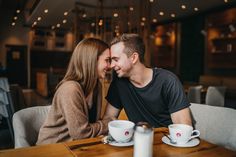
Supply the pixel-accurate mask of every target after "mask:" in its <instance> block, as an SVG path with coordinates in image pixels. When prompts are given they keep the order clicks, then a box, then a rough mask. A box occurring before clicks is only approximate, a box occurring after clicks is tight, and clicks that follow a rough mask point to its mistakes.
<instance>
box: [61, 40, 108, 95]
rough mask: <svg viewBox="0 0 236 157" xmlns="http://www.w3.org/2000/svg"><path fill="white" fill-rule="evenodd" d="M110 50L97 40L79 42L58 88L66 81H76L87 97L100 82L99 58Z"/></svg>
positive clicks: (106, 45)
mask: <svg viewBox="0 0 236 157" xmlns="http://www.w3.org/2000/svg"><path fill="white" fill-rule="evenodd" d="M108 48H109V46H108V44H106V43H105V42H103V41H102V40H99V39H95V38H87V39H83V40H82V41H81V42H79V44H78V45H77V46H76V47H75V49H74V52H73V54H72V56H71V59H70V62H69V65H68V68H67V72H66V74H65V76H64V78H63V79H62V81H61V82H60V83H59V84H58V85H57V88H58V87H59V86H60V85H61V84H62V83H64V82H65V81H69V80H74V81H77V82H79V83H80V85H81V87H82V88H83V90H84V94H85V96H87V95H88V94H89V93H90V92H92V91H93V89H94V88H95V86H96V84H97V81H98V74H97V61H98V57H99V56H100V55H101V54H102V53H103V52H104V51H105V50H106V49H108Z"/></svg>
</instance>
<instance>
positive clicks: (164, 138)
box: [161, 136, 200, 147]
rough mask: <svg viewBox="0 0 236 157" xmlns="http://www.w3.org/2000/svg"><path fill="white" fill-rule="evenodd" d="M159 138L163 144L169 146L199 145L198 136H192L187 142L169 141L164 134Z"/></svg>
mask: <svg viewBox="0 0 236 157" xmlns="http://www.w3.org/2000/svg"><path fill="white" fill-rule="evenodd" d="M161 140H162V142H164V143H165V144H168V145H171V146H174V147H194V146H197V145H199V143H200V140H199V139H198V138H194V139H192V140H191V141H189V142H188V143H185V144H173V143H170V140H169V139H168V138H167V137H166V136H163V137H162V139H161Z"/></svg>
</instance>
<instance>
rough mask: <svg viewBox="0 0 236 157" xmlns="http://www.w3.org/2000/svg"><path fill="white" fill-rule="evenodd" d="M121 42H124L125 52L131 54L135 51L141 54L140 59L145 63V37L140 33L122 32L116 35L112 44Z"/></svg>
mask: <svg viewBox="0 0 236 157" xmlns="http://www.w3.org/2000/svg"><path fill="white" fill-rule="evenodd" d="M119 42H123V43H124V51H123V52H124V53H126V54H127V56H130V55H131V54H133V53H134V52H137V53H138V54H139V60H140V62H141V63H144V53H145V45H144V42H143V39H142V38H141V37H140V36H139V35H138V34H122V35H121V36H118V37H115V38H114V39H113V40H112V41H111V45H110V46H112V45H114V44H117V43H119Z"/></svg>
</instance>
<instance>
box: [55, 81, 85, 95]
mask: <svg viewBox="0 0 236 157" xmlns="http://www.w3.org/2000/svg"><path fill="white" fill-rule="evenodd" d="M57 91H58V92H60V93H67V94H69V93H71V92H72V93H73V92H76V91H77V92H78V91H80V92H81V91H83V90H82V87H81V86H80V84H79V82H77V81H65V82H63V83H62V84H61V85H60V86H59V88H58V89H57Z"/></svg>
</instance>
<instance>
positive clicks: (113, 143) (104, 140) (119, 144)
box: [102, 136, 134, 147]
mask: <svg viewBox="0 0 236 157" xmlns="http://www.w3.org/2000/svg"><path fill="white" fill-rule="evenodd" d="M102 141H103V143H108V144H109V145H111V146H117V147H128V146H132V145H134V140H133V139H132V140H131V141H129V142H124V143H122V142H116V141H109V142H108V141H107V136H105V137H104V138H103V139H102Z"/></svg>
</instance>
